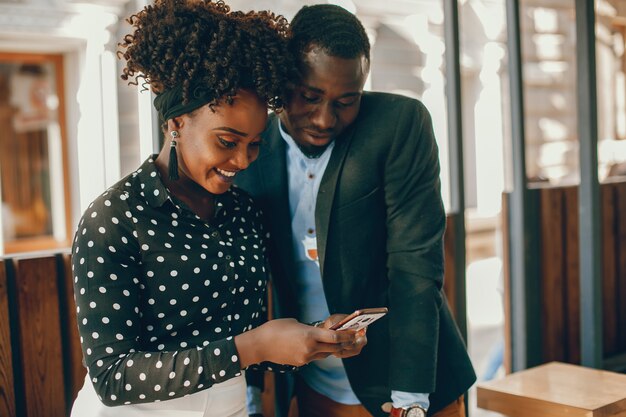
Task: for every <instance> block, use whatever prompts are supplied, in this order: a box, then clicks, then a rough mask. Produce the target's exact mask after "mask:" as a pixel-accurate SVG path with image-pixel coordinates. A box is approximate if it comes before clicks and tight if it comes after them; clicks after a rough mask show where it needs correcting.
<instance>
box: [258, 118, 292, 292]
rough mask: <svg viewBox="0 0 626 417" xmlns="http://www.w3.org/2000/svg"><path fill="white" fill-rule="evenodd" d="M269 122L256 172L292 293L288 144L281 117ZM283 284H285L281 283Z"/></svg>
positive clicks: (276, 245)
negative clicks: (280, 124)
mask: <svg viewBox="0 0 626 417" xmlns="http://www.w3.org/2000/svg"><path fill="white" fill-rule="evenodd" d="M270 118H271V119H270V122H269V123H270V125H269V127H268V130H267V133H266V134H265V135H264V139H265V140H266V141H267V145H266V146H265V147H263V148H262V149H263V150H267V151H266V152H263V154H262V155H261V156H260V157H259V158H258V159H257V160H256V162H255V164H259V169H258V170H257V171H256V172H257V173H259V175H261V178H260V180H261V181H260V182H261V184H263V187H264V190H265V192H264V194H265V196H266V201H265V204H264V206H265V207H266V208H265V209H264V210H266V211H268V212H266V213H265V218H266V219H267V220H269V222H270V225H271V231H272V234H273V236H272V240H273V241H274V242H275V243H274V245H273V248H272V249H273V250H274V251H275V252H276V254H275V255H277V257H278V259H279V262H280V264H281V265H282V267H283V270H284V271H285V275H286V277H285V280H286V281H287V282H288V284H286V285H287V286H288V287H289V288H290V291H291V292H292V293H294V290H295V288H294V286H293V282H292V277H293V276H294V272H295V266H294V263H293V259H294V256H293V244H292V242H293V237H292V231H291V214H290V212H289V188H288V185H287V181H288V177H287V158H286V143H285V141H284V140H283V138H282V137H281V135H280V131H279V129H278V118H277V117H276V116H275V115H271V116H270ZM281 284H283V286H284V285H285V283H281Z"/></svg>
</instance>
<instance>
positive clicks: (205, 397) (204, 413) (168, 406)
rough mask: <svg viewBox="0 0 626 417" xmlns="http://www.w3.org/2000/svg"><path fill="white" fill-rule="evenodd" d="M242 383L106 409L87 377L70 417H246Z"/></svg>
mask: <svg viewBox="0 0 626 417" xmlns="http://www.w3.org/2000/svg"><path fill="white" fill-rule="evenodd" d="M247 416H248V411H247V409H246V380H245V378H244V376H243V375H242V376H238V377H235V378H232V379H229V380H228V381H225V382H222V383H220V384H215V385H213V386H212V387H211V388H208V389H205V390H203V391H200V392H196V393H195V394H191V395H188V396H186V397H180V398H174V399H171V400H167V401H160V402H153V403H144V404H131V405H120V406H116V407H107V406H105V405H104V404H102V402H101V401H100V400H99V399H98V396H97V394H96V391H95V390H94V388H93V384H92V383H91V380H90V379H89V375H87V376H86V377H85V383H84V384H83V388H82V389H81V390H80V391H79V392H78V396H77V397H76V401H74V405H73V406H72V414H71V417H247Z"/></svg>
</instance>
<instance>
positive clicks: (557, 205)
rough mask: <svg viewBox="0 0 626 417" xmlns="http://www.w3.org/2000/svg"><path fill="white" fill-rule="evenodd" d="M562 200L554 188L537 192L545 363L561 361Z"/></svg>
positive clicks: (562, 332)
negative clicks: (540, 243)
mask: <svg viewBox="0 0 626 417" xmlns="http://www.w3.org/2000/svg"><path fill="white" fill-rule="evenodd" d="M563 204H564V197H563V193H562V192H555V190H554V189H542V190H540V213H541V233H542V237H541V241H542V247H541V257H542V260H544V261H543V262H542V265H541V271H542V280H541V290H542V293H543V295H542V317H543V327H542V340H543V352H544V355H543V359H544V360H545V361H554V360H559V361H563V360H565V349H564V343H563V340H564V339H565V317H564V312H565V304H564V301H565V300H564V297H563V287H564V285H565V268H564V262H563V260H564V255H565V252H564V249H565V248H564V241H563V238H564V229H563V223H564V219H563V214H564V206H563Z"/></svg>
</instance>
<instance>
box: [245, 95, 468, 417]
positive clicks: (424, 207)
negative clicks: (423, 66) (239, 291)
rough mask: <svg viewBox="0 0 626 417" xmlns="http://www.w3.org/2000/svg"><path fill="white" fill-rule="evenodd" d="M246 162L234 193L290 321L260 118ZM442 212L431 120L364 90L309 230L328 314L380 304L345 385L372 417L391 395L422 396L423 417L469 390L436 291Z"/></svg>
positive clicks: (271, 144) (283, 231)
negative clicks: (262, 229) (259, 223)
mask: <svg viewBox="0 0 626 417" xmlns="http://www.w3.org/2000/svg"><path fill="white" fill-rule="evenodd" d="M264 141H265V143H264V145H263V146H262V149H261V153H260V155H259V157H258V159H257V161H256V162H254V163H253V164H251V166H250V167H249V168H248V169H247V170H246V171H243V172H241V173H239V174H237V184H238V185H239V186H240V187H242V188H244V189H245V190H246V191H248V192H249V193H250V194H252V195H253V196H255V198H256V200H257V201H258V202H259V203H260V205H261V208H262V210H263V212H264V214H265V217H266V221H267V223H268V225H269V230H270V233H271V240H270V241H271V243H270V245H271V246H270V248H269V249H270V263H271V267H272V276H273V283H274V286H275V290H276V294H277V300H276V305H277V315H278V316H279V317H298V310H297V303H296V300H295V291H294V283H293V277H294V271H295V267H294V261H293V250H292V233H291V228H290V222H291V219H290V213H289V202H288V201H289V200H288V192H287V178H288V177H287V168H286V143H285V142H284V140H283V139H282V138H281V136H280V133H279V131H278V120H277V118H276V117H275V116H274V115H272V116H270V120H269V126H268V129H267V132H266V134H265V135H264ZM445 220H446V217H445V213H444V209H443V205H442V200H441V196H440V181H439V159H438V150H437V144H436V142H435V138H434V134H433V129H432V123H431V119H430V115H429V113H428V111H427V110H426V108H425V107H424V105H423V104H422V103H420V102H419V101H417V100H413V99H409V98H407V97H403V96H399V95H393V94H385V93H365V94H364V96H363V98H362V102H361V109H360V111H359V116H358V117H357V119H356V120H355V122H354V123H353V124H352V125H351V126H350V127H349V128H348V129H347V130H346V131H345V132H344V133H342V135H341V136H340V137H338V138H337V139H336V145H335V149H334V150H333V152H332V155H331V158H330V161H329V163H328V167H327V168H326V171H325V173H324V176H323V178H322V182H321V185H320V189H319V194H318V196H317V206H316V210H315V223H316V228H317V244H318V256H319V261H320V268H321V272H322V281H323V285H324V291H325V294H326V300H327V301H328V308H329V310H330V312H331V314H333V313H350V312H352V311H353V310H355V309H358V308H366V307H381V306H387V307H389V314H388V315H387V316H386V317H385V318H384V319H381V320H379V321H378V322H376V323H375V324H373V325H372V326H370V328H369V329H368V333H367V336H368V344H367V346H366V347H365V348H364V349H363V351H362V352H361V354H360V355H359V356H356V357H353V358H349V359H345V360H344V361H343V362H344V365H345V368H346V372H347V374H348V378H349V380H350V384H351V385H352V388H353V390H354V392H355V394H356V395H357V396H358V398H359V399H360V400H361V402H362V403H363V404H364V405H365V406H366V407H367V408H368V410H369V411H370V412H371V413H372V414H373V415H374V416H384V415H385V414H384V413H383V412H382V411H381V409H380V406H381V404H382V403H384V402H386V401H390V396H391V390H399V391H407V392H424V393H432V394H431V395H430V401H431V408H430V410H429V411H430V412H431V413H433V412H436V411H437V410H439V409H441V408H442V407H443V406H445V405H447V404H449V403H451V402H452V401H454V400H455V399H456V398H458V397H459V396H460V395H461V394H463V393H464V392H465V391H467V389H468V388H469V387H470V386H471V385H472V383H473V382H474V381H475V379H476V378H475V374H474V370H473V368H472V365H471V363H470V360H469V358H468V355H467V352H466V348H465V345H464V342H463V340H462V338H461V336H460V334H459V331H458V329H457V326H456V324H455V322H454V320H453V318H452V316H451V314H450V310H449V308H448V305H447V302H446V300H445V297H444V295H443V292H442V285H443V242H442V238H443V233H444V229H445Z"/></svg>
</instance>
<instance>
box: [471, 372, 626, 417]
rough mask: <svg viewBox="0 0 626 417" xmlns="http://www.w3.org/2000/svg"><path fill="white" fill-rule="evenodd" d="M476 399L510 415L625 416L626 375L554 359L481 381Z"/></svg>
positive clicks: (481, 405) (491, 409) (488, 408)
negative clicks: (543, 363)
mask: <svg viewBox="0 0 626 417" xmlns="http://www.w3.org/2000/svg"><path fill="white" fill-rule="evenodd" d="M477 402H478V407H480V408H484V409H486V410H490V411H495V412H498V413H501V414H505V415H507V416H510V417H561V416H566V417H583V416H584V417H609V416H611V417H626V375H624V374H618V373H615V372H608V371H600V370H597V369H591V368H584V367H582V366H578V365H569V364H565V363H559V362H551V363H548V364H545V365H541V366H538V367H536V368H531V369H527V370H524V371H520V372H514V373H512V374H510V375H507V376H505V377H504V378H502V379H499V380H493V381H488V382H483V383H480V384H478V386H477Z"/></svg>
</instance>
